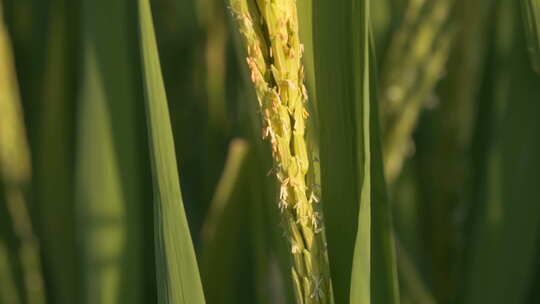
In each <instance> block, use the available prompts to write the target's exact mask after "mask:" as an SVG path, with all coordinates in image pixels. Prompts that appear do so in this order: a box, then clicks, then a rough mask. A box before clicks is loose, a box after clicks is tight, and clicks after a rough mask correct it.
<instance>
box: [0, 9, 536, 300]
mask: <svg viewBox="0 0 540 304" xmlns="http://www.w3.org/2000/svg"><path fill="white" fill-rule="evenodd" d="M317 1H322V0H317ZM532 1H534V0H532ZM1 3H2V7H3V18H4V25H5V29H6V30H7V34H8V36H9V39H10V43H11V49H12V51H13V60H12V63H13V65H14V67H15V71H16V81H17V83H18V87H19V92H20V101H21V105H22V107H21V109H22V112H21V113H23V115H24V117H23V121H24V129H21V130H23V132H22V133H20V134H23V135H24V134H26V139H22V140H23V141H25V140H26V141H27V143H28V151H26V152H28V157H29V158H28V163H29V164H30V166H28V167H29V168H30V167H31V174H30V173H29V174H28V175H27V176H23V177H22V178H21V180H17V183H16V185H15V186H13V184H12V183H11V182H10V181H9V176H8V174H5V172H7V169H5V168H2V169H3V170H4V175H3V176H2V178H3V179H4V181H5V182H4V183H3V185H4V186H3V187H2V188H0V303H1V304H12V303H13V304H17V303H29V304H38V303H40V304H41V303H59V304H72V303H92V304H94V303H104V304H108V303H156V284H155V281H156V278H155V276H156V275H155V261H154V241H153V217H152V176H151V171H150V161H149V150H148V138H147V126H146V120H145V117H144V103H143V101H144V95H143V85H142V73H141V63H140V49H139V44H138V39H139V38H138V25H137V24H138V20H137V5H136V4H135V2H134V1H129V0H108V1H105V0H3V1H2V2H1ZM297 3H298V5H299V8H300V11H299V12H300V16H301V23H302V20H306V19H302V18H305V16H304V15H303V14H305V13H306V11H302V9H304V8H305V9H307V7H310V5H311V1H308V0H297ZM151 4H152V10H153V14H154V22H155V29H156V36H157V40H158V48H159V52H160V59H161V67H162V71H163V77H164V82H165V87H166V92H167V97H168V102H169V109H170V113H171V119H172V128H173V133H174V139H175V148H176V156H177V159H178V167H179V168H178V170H179V172H180V181H181V188H182V194H183V201H184V206H185V209H186V213H187V217H188V221H189V226H190V230H191V236H192V239H193V242H194V246H195V250H196V252H197V258H198V262H199V267H200V271H201V278H202V281H203V286H204V290H205V296H206V300H207V303H292V291H291V283H290V282H289V280H290V278H289V272H288V263H289V261H288V254H287V243H286V242H285V240H284V239H283V237H282V229H283V228H282V227H281V224H280V222H279V219H278V208H277V204H276V199H275V198H276V196H275V191H274V187H275V185H274V179H273V177H271V176H269V174H268V173H269V170H270V169H271V167H272V161H271V158H270V151H269V147H268V145H267V144H266V143H265V142H263V141H262V139H261V136H260V131H259V130H260V127H259V115H258V113H257V104H256V99H255V97H254V93H253V91H252V88H251V83H249V81H247V74H246V73H247V72H246V70H245V65H244V60H243V59H242V57H241V56H242V55H241V53H239V52H238V51H237V50H238V49H239V47H238V46H237V44H238V37H237V34H236V29H235V28H234V26H233V23H232V21H231V18H230V12H229V11H228V8H227V4H226V3H225V2H224V1H222V0H153V1H151ZM371 8H372V12H371V17H372V20H371V25H372V38H373V41H374V47H375V54H374V56H373V58H372V60H373V63H374V65H373V67H374V71H375V70H377V71H378V72H377V73H376V74H375V73H374V75H373V77H375V78H373V79H375V82H376V83H377V86H378V96H379V104H380V111H381V112H380V119H381V124H382V132H381V134H382V135H381V141H382V144H383V156H384V162H385V174H386V178H387V184H388V192H389V197H390V201H391V206H392V210H393V211H392V212H393V220H394V230H395V236H396V247H397V261H398V270H399V279H400V294H401V302H402V303H464V304H467V303H490V304H496V303H501V304H502V303H504V304H513V303H516V304H517V303H540V135H539V134H538V133H539V132H540V75H539V74H537V73H535V72H534V69H533V67H532V66H531V62H534V61H531V60H530V56H529V53H533V54H534V49H535V48H536V50H537V49H538V45H535V43H537V41H538V32H536V33H534V31H532V32H527V27H526V26H525V25H526V21H525V19H526V18H525V16H526V13H524V12H525V11H524V10H523V7H522V3H521V2H519V1H510V0H408V1H407V0H375V1H371ZM302 16H304V17H302ZM316 22H317V20H316V19H314V20H313V23H316ZM4 25H0V26H4ZM301 30H302V29H301ZM527 33H529V40H527V39H526V37H527ZM535 34H536V35H537V36H536V42H535V40H534V35H535ZM531 37H532V38H531ZM529 49H531V52H529ZM310 52H311V54H312V52H313V50H309V49H306V59H307V60H312V59H309V58H310V57H309V56H312V55H310ZM307 68H309V66H307ZM9 72H10V70H9V68H8V67H5V65H0V73H2V74H4V75H8V73H9ZM311 73H313V72H311ZM311 75H313V74H311ZM376 75H378V76H376ZM310 77H312V76H310V72H309V71H308V73H307V85H308V89H311V88H310V86H313V83H314V82H313V80H312V79H311V80H310ZM7 78H8V77H0V80H3V81H6V82H7V80H6V79H7ZM0 88H2V86H1V85H0ZM1 94H2V92H0V95H1ZM336 102H337V101H336ZM3 110H4V109H2V108H0V111H3ZM313 111H314V110H313ZM6 113H7V112H4V113H1V112H0V119H2V120H4V122H7V121H8V118H6V117H7V116H8V115H7V114H6ZM3 114H6V115H4V116H3ZM313 117H314V118H312V119H313V121H314V122H313V127H314V128H315V127H316V126H317V122H316V115H313ZM0 127H6V124H2V122H0ZM0 134H2V133H1V132H0ZM315 141H316V139H315ZM0 143H1V144H6V142H5V141H0ZM7 144H8V145H9V144H10V143H9V142H8V143H7ZM22 146H23V147H24V144H23V145H22ZM26 152H25V151H20V150H18V152H17V153H15V155H18V157H20V159H18V158H13V159H11V160H7V161H8V162H9V161H11V162H12V164H15V163H16V165H15V166H17V165H20V164H22V166H24V162H26V160H25V157H26V156H24V155H19V154H25V153H26ZM5 164H6V163H4V166H5V167H8V165H5ZM14 187H15V188H16V190H17V189H18V190H17V191H19V190H20V191H21V192H17V191H15V190H13V189H14ZM19 187H20V189H19ZM14 191H15V192H14ZM13 193H19V194H20V193H22V196H21V197H23V199H22V200H21V199H20V198H19V200H17V201H16V202H18V203H20V204H21V205H23V206H24V207H23V208H20V207H17V204H18V203H13V196H14V195H15V194H13ZM10 201H12V202H10ZM14 206H15V207H14ZM376 304H379V303H376ZM382 304H384V303H382Z"/></svg>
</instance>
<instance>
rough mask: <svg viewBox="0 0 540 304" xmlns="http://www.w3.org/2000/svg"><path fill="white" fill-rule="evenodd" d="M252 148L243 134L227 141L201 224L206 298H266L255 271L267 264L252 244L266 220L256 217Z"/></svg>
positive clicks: (259, 202) (261, 237) (220, 300)
mask: <svg viewBox="0 0 540 304" xmlns="http://www.w3.org/2000/svg"><path fill="white" fill-rule="evenodd" d="M251 149H252V148H250V147H249V145H248V143H247V142H246V141H245V140H242V139H234V140H233V141H231V144H230V149H229V155H228V157H227V162H226V166H225V170H224V171H223V176H222V177H221V179H220V182H219V184H218V187H217V188H216V192H215V194H214V199H213V200H212V204H211V206H210V210H209V214H208V216H207V219H206V220H205V226H204V227H203V231H202V232H203V237H202V239H203V245H204V247H203V248H202V251H201V252H202V262H201V272H202V277H203V281H204V286H205V292H206V295H207V301H208V303H223V304H226V303H231V304H232V303H240V302H242V303H265V302H266V301H268V295H266V294H265V292H264V290H263V288H262V287H263V286H262V285H263V284H262V283H263V282H261V278H262V277H261V276H259V273H258V272H259V271H261V270H262V271H265V270H266V269H267V266H268V263H267V257H268V255H267V251H268V250H265V249H263V250H262V251H260V250H258V246H257V242H263V243H264V242H265V239H266V234H265V229H264V227H265V221H264V220H263V219H261V218H260V215H262V214H260V211H261V210H262V207H263V204H264V203H265V201H263V200H260V199H256V196H255V195H256V193H257V192H256V191H257V190H259V193H260V190H262V189H259V187H257V185H258V184H260V182H259V181H257V180H256V179H254V178H253V173H254V171H253V170H254V161H255V157H254V156H255V153H254V151H250V150H251ZM252 210H253V211H252ZM255 210H258V211H259V212H256V211H255ZM257 213H258V214H260V215H259V216H257ZM266 247H268V245H266ZM258 254H262V255H263V256H261V257H258V256H257V255H258ZM259 259H260V260H259ZM259 263H260V264H261V265H259ZM251 267H253V268H251ZM258 268H262V269H258Z"/></svg>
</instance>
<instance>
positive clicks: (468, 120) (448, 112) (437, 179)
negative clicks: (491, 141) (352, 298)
mask: <svg viewBox="0 0 540 304" xmlns="http://www.w3.org/2000/svg"><path fill="white" fill-rule="evenodd" d="M492 6H493V1H489V0H488V1H484V0H483V1H473V2H471V1H467V0H458V1H456V4H455V6H454V11H453V14H452V16H453V19H452V22H453V23H452V25H453V27H454V28H455V30H456V35H455V39H454V42H453V48H452V53H451V54H450V58H449V60H448V63H447V68H446V71H447V74H446V76H445V78H444V79H443V80H442V81H441V84H440V85H439V90H438V92H437V93H438V96H437V98H438V103H437V106H436V107H434V108H433V109H432V110H431V111H430V112H429V113H428V115H426V116H425V119H424V120H423V121H422V124H421V126H420V130H419V132H418V137H417V139H418V144H417V153H418V158H417V164H416V165H417V168H416V169H417V173H418V174H419V175H418V177H419V181H420V182H419V184H418V185H419V186H420V192H419V193H420V200H421V202H422V205H421V208H423V209H424V210H426V212H425V213H424V214H425V216H424V217H423V219H422V220H423V221H425V222H424V225H425V226H424V227H429V229H425V230H424V233H423V235H424V237H425V239H426V241H427V242H426V246H425V248H426V249H427V250H426V253H427V255H428V257H429V258H427V259H426V260H428V261H429V263H428V265H429V267H428V269H429V271H428V276H432V277H433V294H434V296H435V297H436V298H437V299H438V300H439V301H442V302H446V301H451V300H452V299H454V298H455V294H456V293H457V290H458V288H459V284H460V277H459V271H458V269H459V267H460V266H459V265H460V264H461V263H462V257H461V253H462V249H463V246H464V245H463V238H467V237H468V235H469V233H467V232H465V233H464V234H462V232H463V231H464V228H463V227H464V224H465V221H464V217H465V213H466V212H467V209H468V208H469V207H470V204H474V203H475V202H473V201H470V200H471V197H470V191H471V188H472V187H473V186H472V183H471V179H470V178H471V173H472V170H471V169H472V168H473V166H472V163H471V154H470V152H471V136H472V132H473V128H474V121H475V113H476V111H477V107H478V98H479V91H480V85H481V84H482V78H483V77H484V74H483V69H484V66H485V63H486V60H485V58H486V45H487V39H486V37H488V36H489V35H488V34H487V29H488V25H489V18H490V16H491V12H492ZM461 235H463V237H462V236H461Z"/></svg>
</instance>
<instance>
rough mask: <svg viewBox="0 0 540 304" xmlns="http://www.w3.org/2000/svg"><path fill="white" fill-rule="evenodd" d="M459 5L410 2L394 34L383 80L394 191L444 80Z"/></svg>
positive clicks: (388, 170)
mask: <svg viewBox="0 0 540 304" xmlns="http://www.w3.org/2000/svg"><path fill="white" fill-rule="evenodd" d="M453 3H454V0H435V1H430V2H429V3H428V2H425V1H422V0H411V1H409V5H408V7H407V10H406V12H405V17H404V19H403V23H402V24H401V26H400V27H399V28H398V30H397V32H395V34H394V37H393V38H392V41H391V43H390V47H389V50H388V55H387V56H386V58H385V59H384V67H383V72H382V75H381V101H380V103H381V118H382V125H383V134H382V136H383V139H382V141H383V146H384V149H383V151H384V163H385V176H386V179H387V181H388V183H389V184H390V185H392V184H393V183H394V181H395V179H396V177H397V176H398V175H399V173H400V172H401V167H402V165H403V161H404V159H405V158H406V157H407V155H408V154H410V151H411V150H412V149H413V147H412V141H411V135H412V132H413V131H414V127H415V126H416V124H417V121H418V116H419V114H420V112H421V110H422V108H423V105H425V104H426V102H427V100H428V97H429V94H430V93H431V92H432V91H433V88H434V87H435V84H436V83H437V81H438V80H439V79H440V77H441V74H442V71H443V68H444V66H445V63H446V60H447V58H448V53H449V49H450V42H451V40H452V33H453V32H452V31H451V30H449V29H448V22H449V21H448V20H449V15H450V11H451V7H452V5H453Z"/></svg>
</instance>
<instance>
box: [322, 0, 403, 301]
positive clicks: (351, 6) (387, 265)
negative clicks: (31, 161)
mask: <svg viewBox="0 0 540 304" xmlns="http://www.w3.org/2000/svg"><path fill="white" fill-rule="evenodd" d="M369 32H370V29H369V1H367V0H365V1H364V0H352V1H340V2H332V3H330V2H328V1H317V2H316V3H314V35H313V36H314V51H315V76H316V82H317V99H318V107H319V120H320V136H321V138H320V146H321V186H322V203H323V209H324V215H325V222H326V231H327V237H328V252H329V258H330V267H331V272H332V280H333V282H334V291H335V301H336V303H347V302H349V303H355V304H356V303H362V304H366V303H371V302H373V303H398V302H399V295H398V288H397V271H396V266H395V253H394V244H393V236H392V225H391V216H390V206H389V205H388V201H387V199H386V189H385V183H384V177H383V167H382V159H381V153H380V136H379V127H378V123H379V122H378V114H377V107H376V100H377V99H376V98H374V97H373V96H371V94H370V90H371V82H370V70H371V69H372V67H371V64H370V62H371V60H370V57H371V55H370V53H371V47H370V34H369ZM372 202H373V203H374V204H377V205H372V204H371V203H372Z"/></svg>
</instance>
